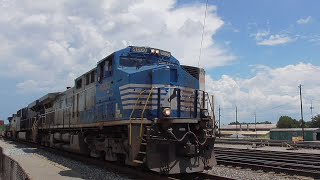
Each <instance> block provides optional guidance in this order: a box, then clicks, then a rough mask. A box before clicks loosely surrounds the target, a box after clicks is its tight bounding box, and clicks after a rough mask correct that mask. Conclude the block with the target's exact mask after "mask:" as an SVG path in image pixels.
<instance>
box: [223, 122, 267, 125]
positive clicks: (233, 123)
mask: <svg viewBox="0 0 320 180" xmlns="http://www.w3.org/2000/svg"><path fill="white" fill-rule="evenodd" d="M236 124H255V123H253V122H249V123H246V122H237V123H236V122H231V123H229V125H236ZM257 124H272V123H271V122H269V121H263V122H257Z"/></svg>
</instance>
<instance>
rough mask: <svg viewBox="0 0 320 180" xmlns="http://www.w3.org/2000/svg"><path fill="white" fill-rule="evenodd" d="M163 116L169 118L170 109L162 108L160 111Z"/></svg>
mask: <svg viewBox="0 0 320 180" xmlns="http://www.w3.org/2000/svg"><path fill="white" fill-rule="evenodd" d="M162 114H163V116H165V117H169V116H170V115H171V109H170V108H164V109H163V111H162Z"/></svg>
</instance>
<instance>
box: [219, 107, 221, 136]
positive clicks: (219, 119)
mask: <svg viewBox="0 0 320 180" xmlns="http://www.w3.org/2000/svg"><path fill="white" fill-rule="evenodd" d="M220 110H221V109H220V105H219V138H221V129H220V128H221V127H220V124H221V123H220V117H221V114H220Z"/></svg>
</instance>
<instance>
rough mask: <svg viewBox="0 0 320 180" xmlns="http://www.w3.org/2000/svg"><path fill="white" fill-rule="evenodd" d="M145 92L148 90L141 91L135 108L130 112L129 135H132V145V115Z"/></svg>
mask: <svg viewBox="0 0 320 180" xmlns="http://www.w3.org/2000/svg"><path fill="white" fill-rule="evenodd" d="M144 92H146V90H142V91H141V92H140V94H139V97H138V99H137V101H136V103H135V105H134V107H133V109H132V111H131V114H130V124H129V135H130V138H129V139H130V141H129V144H130V145H131V143H132V116H133V113H134V111H135V110H136V106H137V104H138V102H139V100H140V97H141V95H142V94H143V93H144Z"/></svg>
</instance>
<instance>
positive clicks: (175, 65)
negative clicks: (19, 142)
mask: <svg viewBox="0 0 320 180" xmlns="http://www.w3.org/2000/svg"><path fill="white" fill-rule="evenodd" d="M204 83H205V73H204V70H203V69H201V68H197V67H191V66H183V65H180V63H179V61H178V60H177V59H176V58H174V57H173V56H172V55H171V53H170V52H167V51H163V50H160V49H156V48H149V47H134V46H129V47H127V48H125V49H122V50H119V51H116V52H114V53H112V54H111V55H109V56H107V57H106V58H104V59H102V60H101V61H99V62H98V64H97V66H96V67H95V68H94V69H91V70H90V71H88V72H87V73H85V74H83V75H81V76H80V77H78V78H77V79H75V85H74V87H67V90H66V91H64V92H53V93H49V94H47V95H45V96H43V97H41V98H39V99H37V100H36V101H34V102H32V103H30V104H29V105H28V107H25V108H22V109H20V110H19V111H18V112H17V113H16V114H13V115H12V117H10V118H8V119H9V120H10V124H11V127H10V131H11V136H12V137H14V138H19V139H23V140H27V141H33V142H35V143H41V144H42V145H45V146H50V147H54V148H60V149H63V150H66V151H71V152H76V153H81V154H87V155H90V156H92V157H97V158H98V157H99V158H101V157H103V158H104V159H105V160H108V161H120V162H123V163H125V164H127V165H132V166H141V165H144V166H146V167H147V168H148V169H150V170H152V171H156V172H159V173H163V174H176V173H191V172H199V171H203V170H204V169H205V168H206V167H212V166H214V165H215V164H216V160H215V157H214V152H213V148H214V141H215V131H216V125H215V121H214V114H213V102H212V100H211V96H209V95H208V93H206V92H205V91H204Z"/></svg>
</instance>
